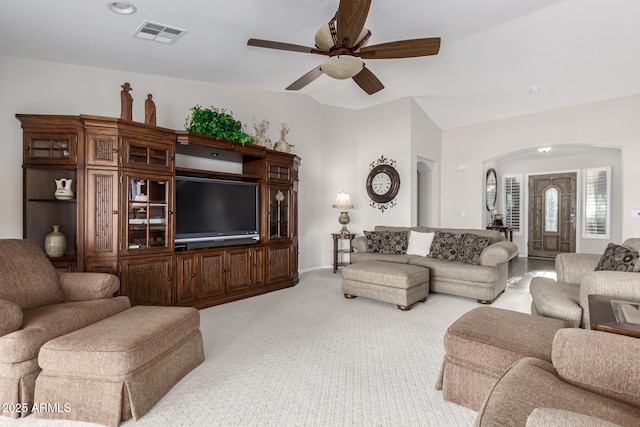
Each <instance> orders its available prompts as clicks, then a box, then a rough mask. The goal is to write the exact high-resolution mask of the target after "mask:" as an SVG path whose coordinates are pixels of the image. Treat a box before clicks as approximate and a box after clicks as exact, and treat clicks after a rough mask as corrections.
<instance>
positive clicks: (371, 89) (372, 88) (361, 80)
mask: <svg viewBox="0 0 640 427" xmlns="http://www.w3.org/2000/svg"><path fill="white" fill-rule="evenodd" d="M353 81H354V82H356V83H357V84H358V86H360V87H361V88H362V90H364V91H365V92H367V93H368V94H369V95H373V94H374V93H376V92H378V91H380V90H382V89H384V85H383V84H382V82H381V81H380V80H378V78H377V77H376V76H375V74H373V73H372V72H371V70H369V69H368V68H367V67H364V68H363V69H362V71H360V72H359V73H358V74H356V75H355V76H353Z"/></svg>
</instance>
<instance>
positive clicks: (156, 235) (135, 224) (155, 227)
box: [124, 176, 172, 252]
mask: <svg viewBox="0 0 640 427" xmlns="http://www.w3.org/2000/svg"><path fill="white" fill-rule="evenodd" d="M126 182H127V194H128V198H127V230H126V234H127V236H126V243H127V247H126V248H124V249H125V250H126V251H129V252H135V251H138V250H144V249H146V250H149V249H160V250H162V249H168V248H170V247H171V241H170V236H169V230H170V228H169V225H170V219H169V215H170V214H171V213H172V212H171V210H170V206H171V197H170V195H171V194H172V193H171V192H172V190H171V180H170V179H168V178H167V179H150V178H148V177H146V178H145V177H137V176H136V177H133V176H128V177H127V181H126Z"/></svg>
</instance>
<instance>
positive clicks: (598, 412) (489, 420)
mask: <svg viewBox="0 0 640 427" xmlns="http://www.w3.org/2000/svg"><path fill="white" fill-rule="evenodd" d="M551 361H552V363H549V362H546V361H543V360H541V359H536V358H533V357H528V358H524V359H520V361H518V362H516V363H515V364H514V365H513V366H512V367H511V368H509V370H508V371H507V372H506V373H505V374H504V375H503V376H502V377H501V378H500V379H499V380H498V382H497V383H496V384H495V385H494V387H493V389H492V390H491V392H490V393H489V395H488V396H487V398H486V399H485V401H484V403H483V405H482V407H481V408H480V411H479V412H478V415H477V417H476V421H475V425H476V426H525V425H526V426H529V427H534V426H535V427H538V426H569V425H572V426H574V425H575V426H578V425H579V426H602V427H605V426H606V427H610V426H638V425H640V381H638V366H640V340H638V339H637V338H631V337H626V336H623V335H615V334H611V333H608V332H599V331H586V330H582V329H574V328H568V329H560V330H559V331H558V332H557V333H556V335H555V338H554V340H553V346H552V351H551Z"/></svg>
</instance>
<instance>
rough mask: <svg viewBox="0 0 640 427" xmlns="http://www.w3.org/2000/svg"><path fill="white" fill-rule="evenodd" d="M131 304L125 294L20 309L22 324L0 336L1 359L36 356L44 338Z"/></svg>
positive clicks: (86, 323) (95, 320)
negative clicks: (22, 311) (13, 330)
mask: <svg viewBox="0 0 640 427" xmlns="http://www.w3.org/2000/svg"><path fill="white" fill-rule="evenodd" d="M129 307H131V303H130V302H129V298H128V297H124V296H123V297H116V298H109V299H99V300H93V301H83V302H67V303H62V304H54V305H46V306H43V307H38V308H34V309H32V310H28V311H25V312H24V313H23V321H22V328H21V329H20V330H17V331H15V332H12V333H10V334H7V335H5V336H3V337H0V363H17V362H22V361H25V360H29V359H32V358H34V357H37V356H38V352H39V351H40V347H42V345H43V344H44V343H46V342H47V341H49V340H51V339H53V338H57V337H59V336H61V335H64V334H68V333H69V332H72V331H75V330H77V329H80V328H83V327H85V326H87V325H91V324H93V323H95V322H97V321H99V320H102V319H105V318H107V317H109V316H113V315H114V314H116V313H119V312H121V311H124V310H126V309H128V308H129Z"/></svg>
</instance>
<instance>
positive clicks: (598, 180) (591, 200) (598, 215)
mask: <svg viewBox="0 0 640 427" xmlns="http://www.w3.org/2000/svg"><path fill="white" fill-rule="evenodd" d="M584 215H585V221H584V227H585V230H584V231H585V235H587V236H588V235H596V236H603V235H607V234H608V233H609V226H608V225H609V169H608V168H598V169H587V170H586V174H585V206H584Z"/></svg>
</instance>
